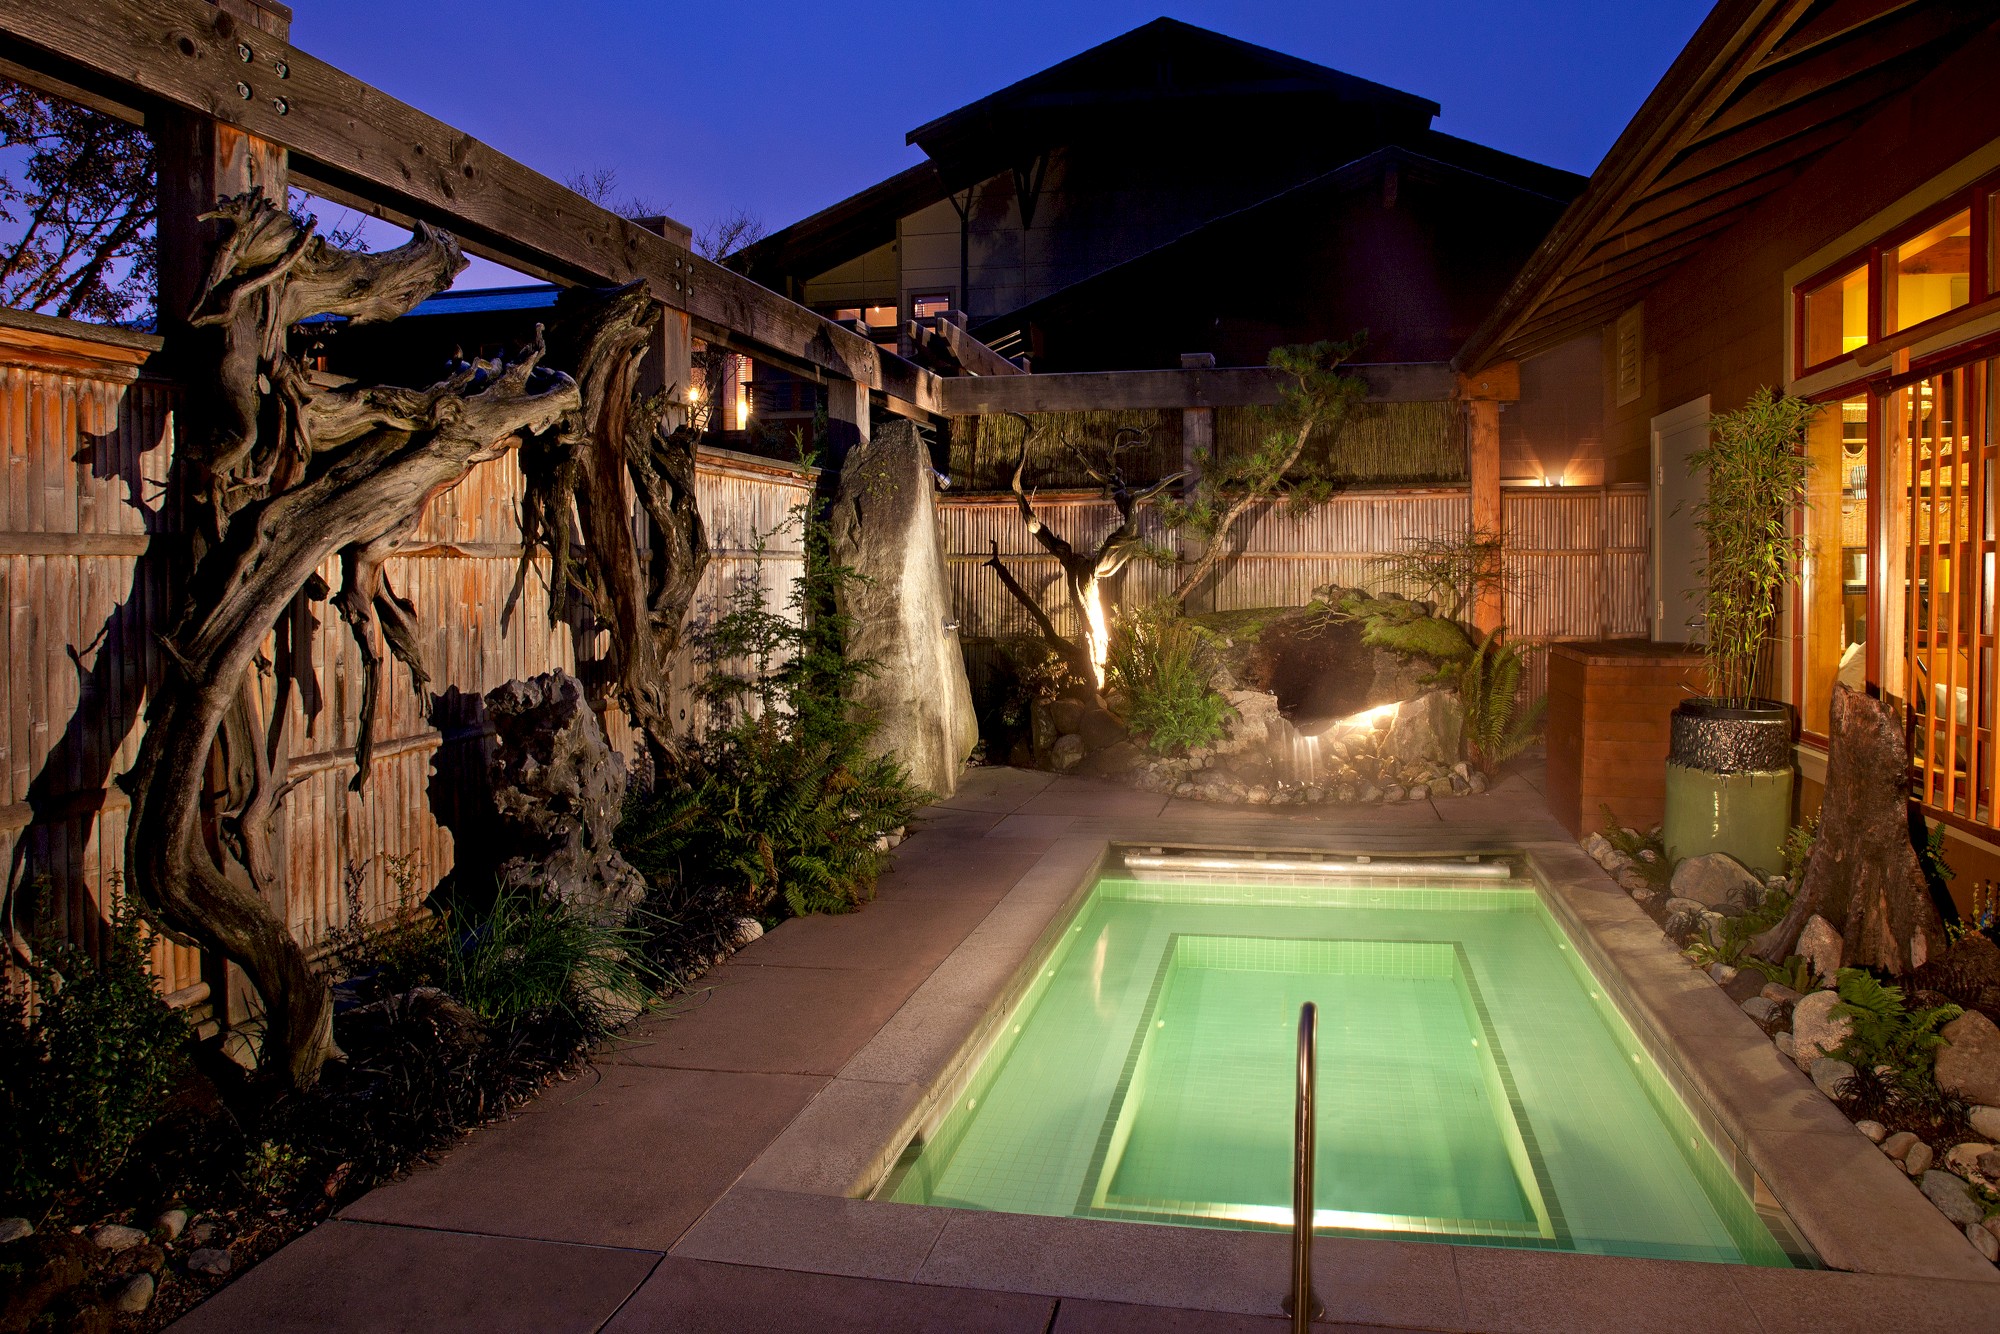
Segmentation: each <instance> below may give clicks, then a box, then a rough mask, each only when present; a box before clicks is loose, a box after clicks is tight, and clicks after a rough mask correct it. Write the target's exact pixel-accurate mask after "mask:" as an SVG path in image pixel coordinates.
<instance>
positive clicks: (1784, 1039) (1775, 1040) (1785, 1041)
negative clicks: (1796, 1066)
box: [1771, 1033, 1794, 1061]
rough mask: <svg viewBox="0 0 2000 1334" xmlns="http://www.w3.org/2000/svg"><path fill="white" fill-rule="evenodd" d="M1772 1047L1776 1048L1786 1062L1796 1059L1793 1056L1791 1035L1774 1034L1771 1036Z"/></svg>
mask: <svg viewBox="0 0 2000 1334" xmlns="http://www.w3.org/2000/svg"><path fill="white" fill-rule="evenodd" d="M1771 1045H1772V1046H1774V1047H1776V1048H1777V1049H1778V1054H1779V1055H1780V1056H1783V1057H1784V1058H1785V1059H1786V1060H1788V1061H1789V1060H1792V1059H1794V1058H1793V1055H1792V1053H1793V1046H1792V1035H1791V1034H1790V1033H1773V1034H1772V1035H1771Z"/></svg>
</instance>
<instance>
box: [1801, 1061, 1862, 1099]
mask: <svg viewBox="0 0 2000 1334" xmlns="http://www.w3.org/2000/svg"><path fill="white" fill-rule="evenodd" d="M1806 1073H1808V1074H1810V1075H1811V1076H1812V1082H1813V1085H1814V1086H1815V1087H1816V1088H1818V1089H1819V1091H1820V1092H1821V1093H1824V1094H1825V1095H1826V1096H1827V1097H1829V1098H1839V1097H1840V1093H1841V1090H1842V1089H1843V1088H1845V1087H1846V1085H1847V1081H1848V1080H1850V1079H1852V1078H1854V1067H1853V1066H1851V1065H1849V1064H1848V1063H1847V1062H1846V1061H1841V1060H1836V1059H1834V1058H1833V1057H1831V1056H1822V1057H1820V1058H1819V1059H1818V1060H1817V1061H1814V1062H1813V1063H1812V1068H1811V1069H1810V1070H1808V1071H1807V1072H1806Z"/></svg>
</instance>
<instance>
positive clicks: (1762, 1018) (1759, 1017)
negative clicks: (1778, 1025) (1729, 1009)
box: [1743, 996, 1778, 1028]
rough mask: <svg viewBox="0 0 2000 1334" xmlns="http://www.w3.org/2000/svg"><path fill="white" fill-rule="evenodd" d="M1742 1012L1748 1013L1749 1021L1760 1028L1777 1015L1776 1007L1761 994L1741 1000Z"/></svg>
mask: <svg viewBox="0 0 2000 1334" xmlns="http://www.w3.org/2000/svg"><path fill="white" fill-rule="evenodd" d="M1743 1013H1745V1014H1747V1015H1749V1016H1750V1019H1751V1021H1752V1022H1753V1023H1755V1024H1756V1025H1757V1026H1758V1027H1759V1028H1762V1027H1764V1026H1765V1025H1767V1024H1769V1023H1770V1022H1771V1021H1772V1020H1773V1019H1775V1018H1777V1017H1778V1007H1777V1006H1776V1005H1773V1004H1772V1003H1771V1002H1770V1001H1767V1000H1765V999H1764V998H1763V997H1762V996H1752V997H1751V998H1750V999H1749V1000H1747V1001H1744V1002H1743Z"/></svg>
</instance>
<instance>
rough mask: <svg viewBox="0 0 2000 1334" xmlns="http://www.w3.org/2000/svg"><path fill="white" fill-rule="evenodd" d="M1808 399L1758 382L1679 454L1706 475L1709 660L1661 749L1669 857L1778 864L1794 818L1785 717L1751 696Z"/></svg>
mask: <svg viewBox="0 0 2000 1334" xmlns="http://www.w3.org/2000/svg"><path fill="white" fill-rule="evenodd" d="M1818 410H1819V408H1818V405H1817V404H1813V403H1808V402H1806V401H1805V400H1803V399H1798V398H1792V397H1790V396H1788V395H1784V394H1780V393H1778V392H1777V391H1776V390H1773V389H1769V388H1765V389H1759V390H1758V391H1757V392H1756V393H1754V394H1752V395H1751V396H1750V399H1749V401H1748V402H1746V403H1745V404H1744V405H1743V406H1742V407H1740V408H1738V409H1737V410H1736V411H1734V412H1725V413H1721V414H1718V415H1717V416H1716V417H1714V418H1713V419H1712V420H1711V422H1710V430H1711V432H1712V435H1711V438H1710V442H1709V445H1708V447H1707V448H1705V449H1703V450H1701V451H1699V452H1697V453H1695V454H1693V455H1691V456H1690V457H1689V458H1688V467H1689V469H1690V470H1693V471H1698V472H1702V473H1705V474H1706V475H1707V481H1708V489H1707V495H1706V498H1705V499H1703V501H1702V502H1701V504H1700V505H1698V506H1697V507H1696V509H1695V527H1696V528H1697V529H1699V530H1700V532H1701V534H1702V536H1703V538H1704V539H1705V540H1706V547H1707V557H1706V560H1705V561H1704V562H1703V565H1702V569H1701V576H1702V589H1701V597H1702V612H1701V615H1700V616H1699V617H1698V618H1697V619H1696V621H1694V622H1692V624H1693V625H1695V627H1696V628H1697V630H1698V634H1699V638H1700V640H1701V643H1702V647H1703V651H1704V653H1705V656H1706V657H1707V660H1708V688H1709V693H1708V694H1707V695H1705V696H1696V697H1693V698H1690V699H1685V700H1682V701H1681V703H1680V705H1679V706H1678V707H1677V708H1675V710H1674V714H1673V719H1672V726H1671V730H1670V737H1671V740H1670V743H1669V748H1668V753H1667V793H1666V796H1667V802H1666V821H1665V828H1664V830H1663V831H1662V833H1663V836H1664V840H1665V842H1666V845H1667V851H1668V853H1669V855H1670V856H1674V857H1696V856H1700V855H1702V854H1704V853H1710V852H1726V853H1728V854H1729V855H1730V856H1732V857H1734V858H1735V859H1736V860H1737V861H1739V862H1742V863H1743V864H1744V865H1745V866H1749V867H1753V868H1757V869H1760V870H1763V871H1767V872H1768V871H1775V870H1777V869H1778V868H1779V867H1780V866H1782V865H1783V860H1784V858H1783V851H1782V850H1783V846H1784V841H1785V831H1786V830H1787V829H1788V828H1789V827H1790V826H1791V819H1792V714H1791V709H1790V707H1789V706H1787V705H1785V704H1782V703H1780V702H1778V701H1776V700H1771V699H1762V698H1759V697H1758V696H1757V693H1756V687H1757V683H1758V682H1757V675H1758V669H1759V666H1760V664H1761V663H1762V660H1763V657H1764V647H1765V644H1766V642H1767V641H1768V640H1769V639H1770V635H1771V623H1772V621H1773V619H1774V618H1775V617H1776V615H1777V609H1778V598H1779V597H1780V595H1781V594H1783V592H1784V591H1785V589H1787V588H1788V587H1790V585H1791V583H1792V581H1793V579H1795V578H1796V577H1797V573H1798V565H1799V556H1800V540H1799V537H1798V535H1797V534H1795V533H1794V532H1793V531H1792V525H1791V516H1792V512H1793V511H1794V510H1795V509H1797V508H1798V507H1799V506H1801V505H1802V504H1803V503H1804V502H1805V490H1806V472H1807V469H1808V468H1809V467H1810V466H1811V460H1810V459H1809V458H1808V456H1807V455H1806V452H1805V443H1806V428H1807V426H1808V425H1809V424H1810V423H1811V421H1812V419H1813V417H1814V415H1815V414H1816V413H1817V412H1818Z"/></svg>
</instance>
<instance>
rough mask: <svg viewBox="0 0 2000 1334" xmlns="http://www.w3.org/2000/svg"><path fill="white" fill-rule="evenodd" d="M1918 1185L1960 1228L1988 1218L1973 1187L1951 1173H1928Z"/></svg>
mask: <svg viewBox="0 0 2000 1334" xmlns="http://www.w3.org/2000/svg"><path fill="white" fill-rule="evenodd" d="M1917 1184H1918V1185H1919V1186H1921V1187H1923V1191H1924V1194H1925V1195H1926V1196H1928V1197H1929V1199H1930V1202H1931V1203H1932V1204H1935V1205H1936V1206H1937V1207H1938V1212H1939V1213H1941V1214H1943V1215H1944V1216H1945V1217H1946V1218H1949V1219H1950V1220H1951V1221H1952V1222H1954V1223H1956V1224H1958V1225H1959V1226H1960V1227H1964V1226H1966V1225H1967V1224H1968V1223H1978V1222H1979V1221H1980V1220H1982V1219H1984V1218H1985V1217H1986V1210H1985V1209H1984V1208H1983V1207H1982V1206H1981V1205H1980V1203H1979V1200H1978V1197H1976V1196H1975V1195H1973V1193H1972V1187H1971V1186H1969V1185H1967V1184H1966V1183H1965V1182H1964V1181H1962V1180H1960V1179H1959V1178H1957V1177H1955V1176H1953V1175H1952V1174H1951V1173H1949V1172H1926V1173H1924V1174H1923V1176H1922V1177H1921V1178H1920V1179H1919V1180H1918V1182H1917Z"/></svg>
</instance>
